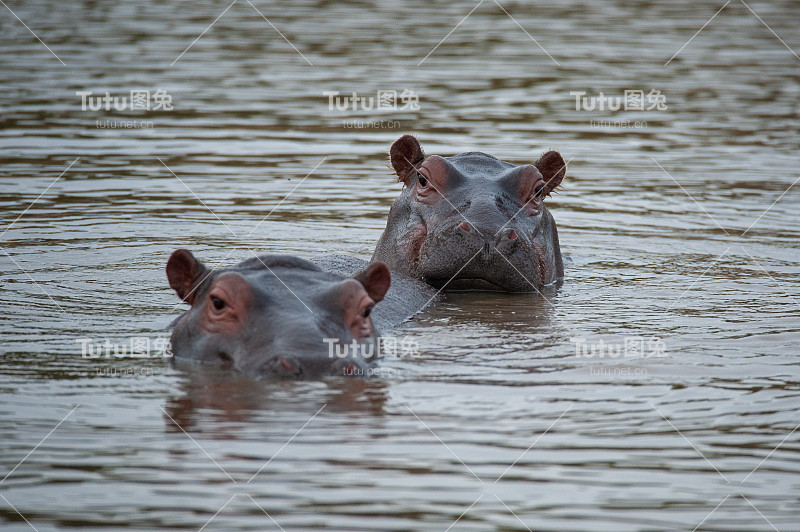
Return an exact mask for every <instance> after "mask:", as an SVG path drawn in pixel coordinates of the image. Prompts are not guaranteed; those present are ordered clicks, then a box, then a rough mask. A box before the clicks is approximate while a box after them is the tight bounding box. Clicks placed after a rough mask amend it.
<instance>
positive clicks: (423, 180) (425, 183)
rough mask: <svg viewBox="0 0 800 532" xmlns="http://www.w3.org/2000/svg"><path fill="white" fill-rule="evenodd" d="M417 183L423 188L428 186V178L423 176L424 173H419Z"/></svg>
mask: <svg viewBox="0 0 800 532" xmlns="http://www.w3.org/2000/svg"><path fill="white" fill-rule="evenodd" d="M417 181H418V182H419V186H420V187H422V188H425V187H427V186H428V178H427V177H425V176H424V175H422V172H417Z"/></svg>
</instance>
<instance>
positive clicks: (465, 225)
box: [458, 222, 472, 233]
mask: <svg viewBox="0 0 800 532" xmlns="http://www.w3.org/2000/svg"><path fill="white" fill-rule="evenodd" d="M458 226H459V227H460V228H461V229H462V230H464V231H466V232H467V233H469V232H470V231H472V227H470V225H469V224H468V223H467V222H461V223H460V224H458Z"/></svg>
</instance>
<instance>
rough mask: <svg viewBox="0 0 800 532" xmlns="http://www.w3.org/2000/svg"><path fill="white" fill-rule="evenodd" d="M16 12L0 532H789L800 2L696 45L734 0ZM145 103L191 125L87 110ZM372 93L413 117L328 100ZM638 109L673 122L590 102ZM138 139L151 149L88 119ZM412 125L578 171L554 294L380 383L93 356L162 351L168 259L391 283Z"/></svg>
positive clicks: (5, 141) (7, 38)
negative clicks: (397, 152)
mask: <svg viewBox="0 0 800 532" xmlns="http://www.w3.org/2000/svg"><path fill="white" fill-rule="evenodd" d="M6 4H7V7H0V30H1V33H0V48H1V49H2V55H0V68H1V69H2V79H1V80H0V124H2V128H0V161H1V162H2V168H1V169H0V187H2V188H1V189H0V209H2V220H3V229H2V231H5V232H4V233H2V237H0V246H2V251H3V253H0V264H1V265H2V267H1V268H0V270H1V272H0V294H2V301H1V302H0V316H2V318H0V319H2V322H0V334H2V352H3V355H2V363H1V364H0V373H2V384H1V385H0V394H1V395H0V449H2V453H1V454H0V456H1V457H2V459H1V460H0V466H2V472H0V475H2V476H0V478H2V479H3V480H2V481H0V495H2V498H0V522H2V525H1V526H2V528H3V529H4V530H5V529H8V530H26V529H29V528H30V527H29V524H30V525H31V526H33V527H35V528H36V529H37V530H50V529H62V530H68V529H77V528H83V527H93V528H95V529H118V528H134V529H142V530H144V529H148V530H149V529H178V528H181V529H195V530H197V529H200V528H201V527H205V530H231V529H242V530H264V529H267V530H279V529H283V530H286V531H291V530H321V529H334V530H441V531H444V530H453V531H456V530H480V531H484V530H526V529H530V530H554V531H555V530H559V531H563V530H575V531H577V530H615V531H628V530H694V529H698V530H741V531H745V530H746V531H751V530H780V531H788V530H800V509H798V508H800V506H799V504H800V475H798V473H800V431H799V432H794V429H796V428H797V424H798V422H800V416H798V412H800V370H798V365H797V361H796V360H797V356H798V347H800V326H799V325H800V324H799V323H798V311H800V293H798V292H800V290H799V289H800V280H799V279H798V273H800V267H799V266H798V258H799V257H800V229H798V226H799V224H798V222H800V215H798V199H799V198H800V185H797V184H795V183H796V181H797V179H798V177H800V174H798V172H799V171H800V169H798V148H799V147H800V146H798V120H799V119H800V103H798V102H800V58H798V57H796V56H795V55H794V54H795V53H797V52H798V50H800V29H799V27H798V25H797V24H796V20H797V18H798V15H800V8H798V5H797V4H796V3H795V2H789V1H783V2H781V1H771V2H765V1H755V0H754V1H753V2H748V3H747V4H745V3H743V2H741V1H740V0H739V1H732V2H729V3H728V4H725V7H724V8H723V9H722V11H720V12H719V13H718V14H717V15H716V16H715V17H714V19H713V20H712V21H711V22H710V23H709V24H708V25H707V26H706V27H705V28H704V29H703V31H701V32H700V33H699V34H698V35H697V36H696V37H694V38H693V39H692V40H691V42H689V44H688V45H686V46H685V47H684V48H683V49H681V47H683V46H684V44H685V43H686V42H687V41H688V40H689V39H690V38H691V37H692V35H694V34H695V32H697V30H698V29H700V28H701V27H702V26H703V24H705V23H706V22H707V21H708V20H709V19H710V18H711V17H712V16H713V15H714V14H715V12H716V11H717V10H718V9H720V7H722V5H721V4H722V3H721V2H720V3H719V4H720V5H717V4H716V3H714V4H703V3H697V2H686V3H681V4H679V5H676V4H675V3H673V2H634V3H630V2H626V3H623V2H594V3H584V2H560V3H558V4H539V3H528V2H501V3H500V4H498V3H495V2H490V1H484V2H481V3H480V4H477V3H472V2H433V3H422V2H419V3H417V2H414V3H402V2H388V1H375V2H357V3H335V2H324V1H319V2H292V3H281V4H276V3H268V2H263V1H258V2H256V1H254V2H253V3H252V4H250V3H249V2H247V1H242V0H239V1H237V2H235V3H234V4H232V5H231V4H230V3H229V2H228V1H225V2H221V3H220V2H215V3H210V2H203V3H198V2H145V3H136V4H134V3H127V4H119V5H117V4H116V3H112V2H60V3H56V2H20V1H16V0H13V1H12V0H8V1H7V2H6ZM9 8H10V10H13V12H14V13H15V14H16V15H17V16H18V17H19V18H20V19H21V20H22V21H24V22H25V24H27V25H28V27H29V28H30V30H31V31H33V32H35V33H36V34H37V35H38V36H39V37H40V38H41V39H42V41H44V43H46V44H47V46H49V47H50V49H51V50H52V52H53V53H51V52H49V51H48V49H47V48H45V46H43V45H42V44H41V43H40V42H39V41H37V40H36V38H35V37H34V36H33V35H32V34H31V33H30V32H29V30H28V29H26V27H25V26H24V25H23V24H22V23H20V21H19V20H17V18H15V17H14V15H12V13H11V11H10V10H9ZM226 8H227V10H226ZM473 8H474V10H473ZM471 10H473V11H471ZM751 10H752V11H751ZM223 12H224V14H222V13H223ZM259 12H260V13H259ZM470 12H471V15H469V17H468V18H467V19H466V20H463V19H464V17H465V16H466V15H467V14H468V13H470ZM220 14H222V16H220ZM262 15H263V16H262ZM217 17H219V19H218V20H217V22H216V23H214V24H213V26H212V27H211V28H210V29H209V28H208V27H209V25H210V24H211V23H212V22H214V20H215V19H216V18H217ZM759 17H760V18H761V21H760V20H759ZM462 20H463V23H461V24H460V25H459V26H458V27H457V28H456V29H455V30H454V31H452V33H451V34H450V35H449V37H447V39H446V40H445V41H444V42H443V43H441V44H440V45H439V46H438V47H437V43H439V42H440V41H441V40H442V38H444V37H445V36H447V35H448V32H450V31H451V30H453V28H454V27H455V26H456V25H457V24H459V21H462ZM762 21H763V22H762ZM517 23H518V24H519V25H517ZM520 26H521V27H520ZM767 26H768V27H767ZM204 30H207V31H205V33H203V32H204ZM278 30H279V31H280V33H279V32H278ZM773 31H774V32H775V34H777V36H779V37H780V39H783V41H784V42H785V45H784V44H782V42H781V40H779V38H778V37H776V35H775V34H773V33H772V32H773ZM526 32H527V34H526ZM201 33H203V36H202V37H201V38H199V39H198V40H197V41H196V42H194V43H193V41H195V39H196V38H197V37H198V36H199V35H200V34H201ZM281 34H282V35H283V37H285V38H286V39H288V41H290V42H291V44H289V43H288V42H287V40H285V39H284V38H283V37H282V35H281ZM534 40H535V41H534ZM537 42H538V44H539V45H541V47H543V48H544V49H545V50H546V51H547V53H549V54H550V56H548V55H546V54H545V52H544V51H543V50H542V49H541V48H540V47H539V46H538V45H537ZM192 43H193V44H192ZM190 45H191V47H190ZM187 47H189V48H188V50H187ZM434 47H436V48H435V49H434ZM295 48H296V49H295ZM432 50H433V52H432V53H430V52H431V51H432ZM679 50H680V53H678V55H677V56H676V57H675V58H674V59H672V61H670V62H669V64H667V65H666V66H665V63H667V61H668V60H669V59H670V58H671V57H672V56H673V55H674V54H675V53H676V52H678V51H679ZM792 50H794V51H792ZM184 52H185V53H184ZM429 53H430V55H428V54H429ZM181 54H182V55H181ZM301 54H302V55H301ZM56 56H57V57H56ZM176 58H179V59H177V61H176ZM59 59H60V60H59ZM60 61H63V63H64V64H62V63H61V62H60ZM421 61H422V63H421V64H420V62H421ZM136 89H147V90H150V91H152V92H155V91H156V90H158V89H161V90H163V91H166V93H167V94H168V95H170V96H171V98H172V106H173V109H172V110H164V109H160V110H150V111H141V110H131V109H126V110H123V111H116V110H111V111H90V110H86V111H83V110H82V109H81V97H80V96H79V95H77V94H76V92H78V91H92V93H93V95H95V96H97V95H101V96H102V95H103V94H105V93H106V92H109V93H110V94H111V95H112V96H120V97H121V96H126V95H128V94H129V93H130V91H131V90H136ZM377 90H395V91H397V94H398V95H401V94H402V93H403V91H406V90H407V91H411V92H413V94H415V95H416V96H418V98H419V109H418V110H413V109H400V108H398V109H397V110H392V109H390V110H387V111H381V112H377V111H374V110H373V111H364V110H353V109H352V108H351V109H349V110H347V111H338V110H336V109H334V110H329V108H328V97H327V96H325V95H324V93H325V92H328V91H338V92H340V93H342V94H343V95H349V94H351V93H352V92H356V93H358V94H359V95H362V96H373V95H375V92H376V91H377ZM625 90H642V91H644V95H645V96H647V95H648V94H650V91H651V90H657V91H660V92H661V94H662V95H663V96H665V97H666V101H665V102H664V103H665V104H666V105H667V109H666V110H656V109H654V110H650V111H636V110H631V109H629V110H620V111H616V112H610V111H588V110H579V111H576V110H575V96H574V95H571V94H570V93H571V92H575V91H585V92H586V96H596V95H599V93H600V92H603V93H604V94H605V95H606V96H612V97H617V96H621V95H623V93H624V91H625ZM408 94H409V93H406V95H408ZM654 94H655V93H654ZM645 99H646V98H645ZM154 102H155V100H153V101H152V102H151V103H154ZM649 102H650V101H648V103H649ZM406 103H407V101H406ZM398 107H403V105H400V106H398ZM126 120H138V121H151V122H152V126H153V127H147V128H140V127H137V128H130V129H119V128H108V127H98V121H100V125H107V122H106V121H110V122H111V123H119V122H122V121H126ZM597 120H607V121H630V122H631V123H633V126H636V125H638V126H641V127H620V126H619V125H616V124H614V125H612V127H596V123H594V122H593V121H597ZM354 121H355V123H354ZM359 121H362V122H359ZM374 121H383V123H379V124H377V126H378V127H374V126H375V125H374V124H373V125H372V126H370V127H351V126H353V125H354V124H355V125H356V126H359V125H364V123H363V122H374ZM635 122H646V125H645V124H635ZM148 125H149V124H148ZM404 132H415V133H417V134H418V135H419V137H420V138H421V140H422V142H423V145H424V147H425V148H426V150H427V151H428V152H429V153H441V154H452V153H455V152H460V151H466V150H468V149H477V150H481V151H485V152H488V153H492V154H494V155H496V156H498V157H501V158H505V159H507V160H511V161H514V162H517V163H523V162H530V161H533V160H535V158H536V157H537V156H538V155H539V154H540V153H541V152H542V151H544V150H545V149H546V148H551V147H552V148H556V149H558V150H560V151H561V153H562V154H564V156H565V158H567V159H569V161H570V163H569V172H568V179H567V180H566V182H565V185H566V186H565V190H563V191H562V193H561V194H560V195H558V196H557V197H555V198H554V199H553V200H552V201H551V208H552V211H553V213H554V215H555V217H556V220H557V222H558V224H559V228H560V233H561V241H562V247H563V249H564V251H565V252H566V253H568V254H569V255H571V257H572V264H571V265H570V266H569V268H568V271H567V278H566V280H565V283H564V285H563V287H561V288H560V289H558V290H552V291H549V292H548V293H546V294H545V296H546V298H545V297H540V296H537V295H525V296H503V295H486V294H453V295H451V296H449V297H448V298H447V300H446V301H444V302H442V303H441V304H439V305H438V306H437V307H436V308H433V309H431V310H429V311H427V312H424V313H423V314H421V315H419V316H418V317H417V318H416V319H415V320H413V322H412V323H409V324H408V325H407V326H405V327H403V328H402V329H401V330H399V331H396V333H395V334H396V335H397V336H398V337H406V338H407V339H408V340H409V341H412V342H416V343H417V344H418V345H419V349H420V352H421V354H420V356H418V357H415V358H405V359H402V360H391V361H387V362H386V364H384V369H385V371H384V375H383V376H382V377H381V378H376V379H371V380H342V379H333V380H327V381H321V382H300V383H295V382H253V381H249V380H243V379H237V378H231V377H224V376H219V375H212V374H207V373H205V374H194V373H183V372H179V371H176V370H173V369H170V368H169V365H168V364H167V363H165V362H164V361H163V360H162V359H159V358H153V359H148V360H128V359H125V360H117V359H87V358H84V357H82V356H81V344H80V343H79V342H78V340H79V339H81V338H84V339H92V340H93V341H97V342H101V341H105V340H106V339H109V341H112V342H125V341H127V340H128V339H129V338H130V337H147V338H151V339H156V338H160V337H163V336H165V335H166V333H165V332H164V331H163V327H164V326H165V325H166V324H168V323H169V321H170V320H171V319H172V318H173V317H174V316H176V315H177V314H178V313H179V312H180V311H181V308H180V306H176V303H177V301H176V298H175V296H174V294H173V293H172V292H171V291H170V290H169V289H168V287H167V283H166V279H165V277H164V274H163V267H164V264H165V261H166V259H167V257H168V255H169V253H170V252H171V251H172V250H173V249H175V248H178V247H187V248H190V249H192V250H193V251H194V252H195V253H196V254H198V256H200V257H202V258H203V259H204V260H206V261H207V262H208V263H210V264H234V263H236V262H238V261H240V260H243V259H245V258H247V257H249V256H250V250H254V251H256V252H264V251H269V252H283V253H289V254H300V255H303V256H308V255H312V254H315V253H323V252H330V251H335V252H345V253H349V254H353V255H358V256H361V257H365V258H367V257H369V255H370V253H371V251H372V247H373V244H374V242H375V241H376V240H377V238H378V235H379V234H380V231H381V230H382V227H383V224H384V219H385V216H386V214H387V212H388V206H389V204H390V202H391V200H392V198H393V197H395V196H396V195H397V193H398V191H399V189H398V186H397V185H396V184H393V180H392V178H391V176H390V173H389V171H388V169H387V160H386V151H387V149H388V146H389V144H390V143H391V141H392V140H393V139H395V138H396V137H397V136H399V135H400V134H402V133H404ZM70 165H71V166H70ZM68 167H69V169H68V170H66V172H65V169H67V168H68ZM62 172H63V175H61V174H62ZM173 172H174V175H173ZM59 176H61V177H60V178H59V179H57V180H56V178H57V177H59ZM54 180H55V181H54ZM792 185H794V186H792ZM287 194H288V197H287ZM34 200H37V201H35V203H33V205H32V206H31V207H30V208H29V209H28V207H29V206H30V205H31V203H32V202H34ZM26 209H28V210H27V211H26ZM23 211H24V214H23V215H22V216H21V217H19V216H20V214H22V213H23ZM212 212H213V214H212ZM267 215H269V216H268V217H267ZM18 217H19V219H17V218H18ZM265 217H267V219H266V220H264V221H263V222H262V220H263V219H264V218H265ZM15 220H16V221H15ZM12 222H14V223H13V224H12ZM654 339H657V340H654ZM601 341H602V342H603V345H604V346H605V347H604V348H603V349H606V348H607V347H609V346H610V348H611V352H612V353H614V354H616V353H617V352H619V351H617V350H618V349H622V354H620V356H618V357H611V356H610V355H609V352H608V351H607V350H605V351H604V356H602V357H601V356H600V353H599V352H598V349H599V347H598V346H599V344H600V342H601ZM591 345H594V347H595V352H594V356H588V355H591V353H592V352H591V351H590V350H587V351H586V352H584V351H583V350H582V349H583V346H587V349H588V346H591ZM626 345H627V347H628V351H627V352H626V351H625V347H626ZM637 345H638V346H639V347H644V348H645V354H652V352H653V351H651V348H654V349H655V352H657V354H658V355H659V356H639V355H637V353H636V352H635V351H634V349H633V348H634V347H635V346H637ZM585 353H588V355H587V354H585ZM65 416H66V419H65ZM59 422H61V423H60V424H59ZM57 424H58V426H57ZM56 426H57V428H56V429H55V430H53V429H54V427H56ZM179 426H180V427H181V428H179ZM182 429H183V430H182ZM184 430H185V433H184V432H183V431H184ZM51 431H52V432H51ZM45 437H46V438H45ZM43 438H45V439H44V441H43V442H42V440H43ZM287 442H289V443H288V444H287ZM39 443H41V444H40V445H39V446H38V447H37V444H39ZM32 449H34V450H33V452H31V450H32ZM29 453H30V454H29ZM20 462H21V463H20ZM18 464H19V465H18ZM9 472H10V473H9ZM7 473H8V474H7ZM3 477H5V478H3ZM23 516H24V517H23ZM25 520H27V521H28V523H29V524H28V523H26V521H25ZM456 521H457V522H456ZM279 527H280V528H279ZM448 527H450V528H448Z"/></svg>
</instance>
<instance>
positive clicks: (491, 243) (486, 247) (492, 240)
mask: <svg viewBox="0 0 800 532" xmlns="http://www.w3.org/2000/svg"><path fill="white" fill-rule="evenodd" d="M453 232H454V233H455V234H456V235H458V236H459V237H460V239H461V240H462V241H464V242H466V243H468V244H470V245H471V246H472V247H473V248H474V251H473V253H475V252H477V251H478V250H479V249H482V250H483V251H484V252H489V253H491V252H492V251H493V250H494V249H497V251H500V252H501V253H503V252H508V251H511V250H512V248H513V246H514V245H515V244H516V243H517V239H518V238H519V233H517V231H516V229H514V228H512V227H500V228H499V229H497V228H491V229H490V228H487V227H483V228H477V227H475V226H473V225H472V224H471V223H469V222H467V221H463V222H461V223H459V224H458V225H456V226H455V228H454V229H453ZM485 258H486V259H488V257H485Z"/></svg>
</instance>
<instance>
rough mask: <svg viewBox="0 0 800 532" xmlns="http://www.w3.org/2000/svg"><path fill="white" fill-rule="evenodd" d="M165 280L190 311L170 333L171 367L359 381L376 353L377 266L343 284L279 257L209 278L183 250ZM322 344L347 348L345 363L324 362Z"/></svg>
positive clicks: (385, 279) (383, 278)
mask: <svg viewBox="0 0 800 532" xmlns="http://www.w3.org/2000/svg"><path fill="white" fill-rule="evenodd" d="M167 278H168V280H169V284H170V287H172V288H173V289H174V290H175V292H176V293H177V295H178V297H180V298H181V299H183V300H184V301H185V302H187V303H189V304H190V305H191V308H190V309H189V310H188V311H187V312H186V313H185V314H184V315H183V316H181V317H180V318H179V319H178V320H177V322H176V323H175V326H174V329H173V332H172V338H171V341H172V351H173V354H174V356H175V360H176V361H182V360H192V361H195V362H200V363H203V364H208V365H212V366H216V367H222V368H231V369H234V370H238V371H239V372H241V373H244V374H247V375H252V376H277V377H293V378H316V377H321V376H325V375H349V374H364V373H365V372H366V371H365V370H366V369H368V368H369V366H370V364H371V363H372V362H373V361H374V358H371V357H373V356H374V354H375V353H376V352H377V351H376V344H377V336H376V332H375V328H374V326H373V324H372V319H371V317H370V314H371V311H372V308H373V306H374V305H375V304H376V303H378V302H379V301H381V300H382V299H383V297H384V295H385V294H386V292H387V290H388V289H389V284H390V282H391V281H390V274H389V270H388V269H387V268H386V266H385V265H384V264H381V263H372V264H369V265H368V266H367V267H366V268H365V269H364V270H362V271H360V272H357V273H356V274H355V276H353V277H345V276H343V275H340V274H338V273H333V272H326V271H323V270H322V269H320V268H319V267H317V266H316V265H314V264H313V263H311V262H309V261H307V260H303V259H300V258H297V257H290V256H280V255H261V256H260V257H258V258H256V257H253V258H251V259H248V260H245V261H243V262H241V263H239V264H238V265H236V266H234V267H232V268H225V269H218V270H214V271H211V270H209V269H208V268H206V267H205V266H204V265H203V263H202V262H200V261H199V260H197V259H196V258H195V257H194V256H193V255H192V253H191V252H189V251H187V250H185V249H179V250H177V251H175V252H174V253H173V254H172V256H171V257H170V258H169V261H168V262H167ZM325 338H329V339H332V338H336V339H338V343H339V345H345V344H347V345H348V347H349V349H348V350H347V351H346V352H345V351H344V350H342V353H346V354H347V356H346V358H340V357H339V356H334V357H331V356H330V349H331V347H330V343H329V342H328V343H326V341H325V340H324V339H325ZM354 340H355V342H356V344H355V346H357V347H358V348H357V349H355V348H353V344H352V342H353V341H354ZM334 347H335V346H334ZM363 355H366V356H363Z"/></svg>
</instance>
